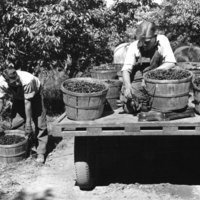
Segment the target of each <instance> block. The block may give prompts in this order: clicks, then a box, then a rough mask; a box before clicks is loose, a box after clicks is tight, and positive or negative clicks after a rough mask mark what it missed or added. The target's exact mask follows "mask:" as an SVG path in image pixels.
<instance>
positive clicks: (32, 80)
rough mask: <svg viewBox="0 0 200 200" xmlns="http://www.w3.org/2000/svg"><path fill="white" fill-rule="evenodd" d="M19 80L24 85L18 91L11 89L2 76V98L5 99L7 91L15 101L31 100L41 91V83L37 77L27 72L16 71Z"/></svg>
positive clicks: (0, 84)
mask: <svg viewBox="0 0 200 200" xmlns="http://www.w3.org/2000/svg"><path fill="white" fill-rule="evenodd" d="M16 72H17V74H18V76H19V79H20V81H21V83H22V87H21V88H17V90H16V91H14V90H12V89H10V88H9V86H8V83H7V82H6V80H5V78H4V77H3V76H0V98H3V97H5V95H6V93H7V91H8V92H10V93H11V94H12V95H13V97H14V99H31V98H33V97H34V96H35V94H37V93H38V92H39V90H40V85H41V84H40V81H39V79H38V78H37V77H35V76H33V75H32V74H31V73H29V72H26V71H20V70H17V71H16Z"/></svg>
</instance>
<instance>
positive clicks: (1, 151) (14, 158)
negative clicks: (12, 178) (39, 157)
mask: <svg viewBox="0 0 200 200" xmlns="http://www.w3.org/2000/svg"><path fill="white" fill-rule="evenodd" d="M4 134H5V135H4V136H1V137H7V138H5V141H6V142H5V141H4V143H9V142H12V141H9V140H11V139H10V138H9V136H12V137H18V138H17V139H20V140H19V142H17V141H15V142H14V141H13V142H12V144H0V162H2V163H14V162H18V161H21V160H23V159H25V158H26V157H27V152H28V137H27V136H25V132H24V131H21V130H6V131H4ZM15 140H16V138H15Z"/></svg>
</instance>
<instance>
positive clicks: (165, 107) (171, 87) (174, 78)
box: [144, 69, 193, 112]
mask: <svg viewBox="0 0 200 200" xmlns="http://www.w3.org/2000/svg"><path fill="white" fill-rule="evenodd" d="M165 76H166V79H165ZM167 76H168V77H167ZM192 77H193V73H192V72H190V71H188V70H181V69H170V70H161V69H155V70H152V71H150V72H147V73H145V74H144V81H145V84H146V90H147V92H148V94H149V95H150V105H151V108H152V109H154V110H158V111H161V112H168V111H173V110H181V109H184V108H186V107H187V105H188V99H189V92H190V87H191V82H192ZM159 79H160V80H159Z"/></svg>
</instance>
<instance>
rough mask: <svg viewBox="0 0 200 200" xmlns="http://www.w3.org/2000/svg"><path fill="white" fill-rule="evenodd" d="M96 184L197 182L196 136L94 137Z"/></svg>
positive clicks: (199, 144)
mask: <svg viewBox="0 0 200 200" xmlns="http://www.w3.org/2000/svg"><path fill="white" fill-rule="evenodd" d="M95 151H96V159H95V166H96V168H95V176H96V185H97V186H98V185H107V184H110V183H115V182H118V183H125V184H130V183H140V184H157V183H171V184H186V185H196V184H198V185H199V184H200V179H199V177H200V170H199V169H200V162H199V159H200V137H198V136H193V137H191V136H181V137H180V136H179V137H176V136H173V137H172V136H170V137H167V136H161V137H159V136H158V137H155V136H153V137H151V136H149V137H146V136H145V137H144V136H143V137H136V136H134V137H129V136H127V137H104V138H99V139H96V149H95Z"/></svg>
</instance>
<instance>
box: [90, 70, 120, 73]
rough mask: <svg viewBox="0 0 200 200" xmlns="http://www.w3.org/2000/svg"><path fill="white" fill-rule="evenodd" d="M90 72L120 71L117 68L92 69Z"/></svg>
mask: <svg viewBox="0 0 200 200" xmlns="http://www.w3.org/2000/svg"><path fill="white" fill-rule="evenodd" d="M90 72H92V73H93V72H101V73H107V72H118V70H117V69H91V70H90Z"/></svg>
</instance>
